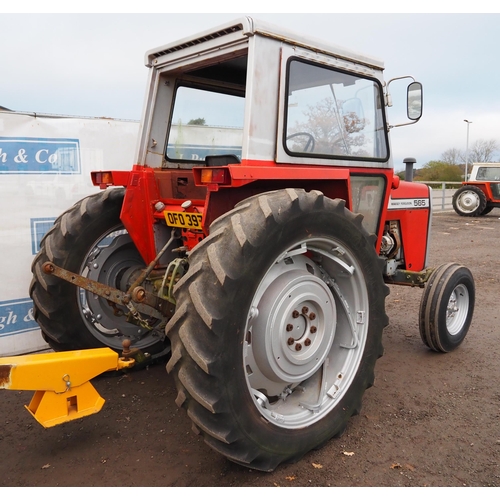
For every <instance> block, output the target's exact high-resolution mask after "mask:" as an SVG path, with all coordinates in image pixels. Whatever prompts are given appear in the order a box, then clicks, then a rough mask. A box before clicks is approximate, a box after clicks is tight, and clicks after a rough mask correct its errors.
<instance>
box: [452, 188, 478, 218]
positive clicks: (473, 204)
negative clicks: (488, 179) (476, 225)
mask: <svg viewBox="0 0 500 500" xmlns="http://www.w3.org/2000/svg"><path fill="white" fill-rule="evenodd" d="M480 203H481V200H480V199H479V196H478V195H477V193H474V191H464V192H463V193H461V194H460V195H459V196H458V199H457V205H458V207H459V208H460V210H461V211H462V212H464V213H468V214H469V213H471V212H474V210H477V209H478V207H479V204H480Z"/></svg>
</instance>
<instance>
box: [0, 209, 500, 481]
mask: <svg viewBox="0 0 500 500" xmlns="http://www.w3.org/2000/svg"><path fill="white" fill-rule="evenodd" d="M499 215H500V210H497V209H495V210H493V212H491V213H490V214H489V215H487V216H485V217H481V218H478V219H468V218H461V217H459V216H457V215H456V214H455V213H451V212H449V213H437V214H436V215H435V217H434V221H433V227H432V238H433V239H432V245H431V252H430V262H429V265H430V266H436V265H439V264H441V263H444V262H458V263H461V264H464V265H466V266H468V267H469V268H470V269H471V271H472V273H473V275H474V278H475V282H476V309H475V314H474V319H473V322H472V326H471V329H470V331H469V334H468V336H467V338H466V339H465V341H464V343H463V344H462V345H461V346H460V347H459V348H458V349H456V350H455V351H453V352H451V353H448V354H437V353H434V352H431V351H429V350H428V349H427V348H426V347H425V346H424V345H423V343H422V342H421V340H420V335H419V331H418V308H419V301H420V297H421V294H422V290H420V289H413V288H406V287H396V286H392V287H391V294H390V295H389V296H388V297H387V301H386V308H387V313H388V315H389V318H390V325H389V326H388V327H387V328H386V330H385V333H384V347H385V354H384V356H383V357H382V358H381V359H380V360H379V361H378V362H377V366H376V380H375V385H374V386H373V387H372V388H371V389H370V390H368V391H367V392H366V394H365V396H364V399H363V409H362V411H361V413H360V415H358V416H356V417H354V418H352V419H351V421H350V423H349V425H348V428H347V431H346V432H345V433H344V435H343V436H342V437H340V438H338V439H334V440H332V441H330V442H329V443H328V444H327V445H326V446H325V447H323V448H322V449H321V450H319V451H314V452H311V453H309V454H307V455H306V456H305V457H304V458H303V459H302V460H301V461H299V462H298V463H296V464H293V465H283V466H281V467H279V468H278V469H277V470H275V471H274V472H272V473H262V472H257V471H253V470H249V469H245V468H242V467H239V466H237V465H235V464H233V463H231V462H228V461H227V460H225V459H224V458H223V457H221V456H220V455H218V454H216V453H215V452H213V451H212V450H211V449H209V448H208V447H207V446H206V445H205V444H204V443H203V441H202V439H201V438H200V437H199V436H197V435H196V434H194V433H193V432H192V431H191V425H190V421H189V419H188V417H187V416H186V414H185V413H184V411H183V410H179V409H178V408H177V406H176V404H175V402H174V399H175V395H176V391H175V388H174V384H173V381H172V379H171V378H169V376H168V375H167V373H166V371H165V367H164V363H160V364H157V365H154V366H151V367H149V368H148V369H147V370H143V371H140V372H133V373H129V374H126V375H123V376H115V377H102V378H99V379H97V380H96V381H95V386H96V387H97V389H98V391H99V392H100V393H101V394H102V395H103V397H104V398H105V399H106V400H107V401H106V404H105V406H104V408H103V410H102V411H101V412H100V413H99V414H97V415H95V416H92V417H90V418H86V419H82V420H78V421H75V422H72V423H68V424H64V425H62V426H58V427H54V428H51V429H43V428H42V427H40V426H39V425H38V424H37V423H36V422H35V421H34V420H32V418H31V417H30V416H29V414H28V413H27V412H26V411H25V410H24V409H23V408H22V406H23V405H24V404H28V402H29V400H30V397H31V394H29V393H25V392H16V391H2V392H1V393H0V426H1V431H0V456H1V457H2V459H1V461H0V486H3V487H5V486H75V487H76V486H163V487H168V486H179V487H180V486H205V487H213V486H218V487H226V486H240V487H248V486H253V487H257V486H258V487H276V486H281V487H285V486H289V487H290V486H293V487H307V486H315V487H319V486H337V487H347V486H365V487H366V486H376V487H399V486H414V487H417V486H418V487H423V486H428V487H443V486H447V487H463V486H469V487H488V486H489V487H498V486H500V467H499V464H500V370H499V369H498V360H499V354H500V342H499V333H500V328H499V327H498V322H499V315H500V312H499V309H498V302H497V300H498V297H499V296H500V276H499V274H498V269H499V267H500V254H499V252H498V233H499V228H500V220H499Z"/></svg>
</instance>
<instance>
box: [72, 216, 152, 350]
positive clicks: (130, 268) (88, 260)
mask: <svg viewBox="0 0 500 500" xmlns="http://www.w3.org/2000/svg"><path fill="white" fill-rule="evenodd" d="M143 268H144V262H143V260H142V258H141V256H140V254H139V252H138V251H137V249H136V248H135V245H134V244H133V242H132V239H131V238H130V236H129V234H128V232H127V231H126V230H125V229H124V227H123V226H122V225H121V224H120V225H117V226H115V227H113V228H112V229H110V230H109V231H108V232H107V233H105V234H104V235H102V236H101V237H100V238H99V239H98V240H97V241H95V242H94V244H93V245H92V246H91V249H90V250H89V252H88V253H87V255H86V256H85V259H84V260H83V264H82V266H81V268H80V274H81V275H82V276H85V277H87V278H90V279H92V280H94V281H98V282H99V283H103V284H106V285H109V286H112V287H113V288H118V289H120V290H122V291H125V289H126V283H127V281H129V280H130V276H131V274H132V273H133V272H134V271H138V270H139V269H143ZM77 294H78V304H79V309H80V313H81V315H82V317H83V319H84V321H85V324H86V325H87V329H88V331H89V332H90V333H91V334H92V335H93V336H94V337H95V338H96V339H97V340H99V342H101V343H102V344H104V345H107V346H108V347H111V348H113V349H117V350H120V349H122V342H123V340H124V339H126V338H128V339H131V340H132V341H133V345H134V347H137V348H139V349H143V348H145V347H149V346H150V345H152V344H154V343H156V342H158V340H159V338H161V337H160V334H159V332H158V334H154V330H153V329H151V330H148V329H147V328H144V327H141V326H138V325H135V324H133V323H130V322H128V321H127V312H128V311H127V310H125V309H124V308H123V307H120V306H118V305H116V306H115V309H113V306H111V305H110V304H108V302H107V301H106V300H105V299H103V298H102V297H99V296H97V295H94V294H92V293H90V292H87V291H86V290H83V289H81V288H78V289H77ZM146 319H147V318H146Z"/></svg>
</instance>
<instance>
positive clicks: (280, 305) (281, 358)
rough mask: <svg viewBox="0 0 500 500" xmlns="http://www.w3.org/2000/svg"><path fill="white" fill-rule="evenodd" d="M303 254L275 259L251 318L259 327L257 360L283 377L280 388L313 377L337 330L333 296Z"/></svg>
mask: <svg viewBox="0 0 500 500" xmlns="http://www.w3.org/2000/svg"><path fill="white" fill-rule="evenodd" d="M304 260H306V259H304V258H303V257H295V258H294V263H293V264H290V263H288V264H287V263H285V262H284V261H282V262H280V263H277V264H275V266H274V268H273V269H272V271H271V272H270V273H269V275H268V276H267V280H266V281H268V286H267V288H266V289H265V291H264V293H263V294H262V296H261V297H260V299H259V300H258V304H257V306H256V310H258V312H259V313H258V316H257V317H256V318H255V319H254V321H253V322H252V330H253V331H256V332H259V335H256V336H255V338H254V340H253V342H254V343H253V354H254V357H255V361H256V364H257V366H258V369H259V370H260V371H261V372H262V373H263V374H264V375H265V376H266V377H267V378H268V379H269V380H272V381H274V382H277V383H279V390H281V389H282V388H283V382H285V383H287V384H298V383H300V382H301V381H302V380H304V379H306V378H308V377H310V376H311V375H312V374H313V373H314V372H315V371H316V370H317V369H318V368H319V367H320V366H321V365H322V364H323V362H324V360H325V357H326V356H327V354H328V352H329V351H330V347H331V345H332V343H333V339H334V336H335V325H336V317H337V314H336V308H335V300H334V298H333V296H332V293H331V291H330V290H329V288H328V286H327V285H326V284H325V282H324V281H322V280H321V279H320V278H318V277H317V276H315V275H313V274H311V273H310V272H307V271H306V270H305V269H306V268H305V266H304ZM308 266H309V267H310V268H311V267H312V266H311V264H310V263H308ZM299 268H300V269H299ZM317 274H318V275H319V271H317Z"/></svg>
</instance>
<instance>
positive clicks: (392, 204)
mask: <svg viewBox="0 0 500 500" xmlns="http://www.w3.org/2000/svg"><path fill="white" fill-rule="evenodd" d="M429 206H430V201H429V198H400V199H393V198H391V199H390V200H389V206H388V207H387V208H388V209H389V210H401V209H409V208H429Z"/></svg>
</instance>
